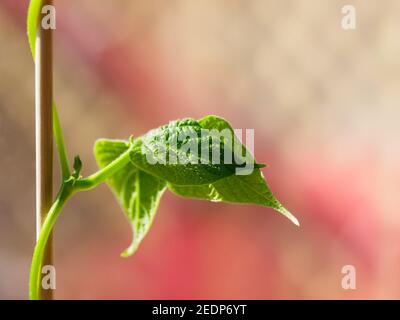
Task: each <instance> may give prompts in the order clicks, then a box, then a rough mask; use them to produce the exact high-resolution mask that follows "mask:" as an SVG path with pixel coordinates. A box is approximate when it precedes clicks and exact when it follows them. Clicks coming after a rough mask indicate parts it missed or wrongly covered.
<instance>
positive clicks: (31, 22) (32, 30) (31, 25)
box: [27, 0, 42, 60]
mask: <svg viewBox="0 0 400 320" xmlns="http://www.w3.org/2000/svg"><path fill="white" fill-rule="evenodd" d="M41 8H42V0H31V2H30V3H29V9H28V21H27V26H28V41H29V46H30V48H31V53H32V57H33V59H34V60H35V51H36V32H37V25H38V20H39V17H40V10H41Z"/></svg>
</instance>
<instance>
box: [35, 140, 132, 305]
mask: <svg viewBox="0 0 400 320" xmlns="http://www.w3.org/2000/svg"><path fill="white" fill-rule="evenodd" d="M130 152H131V147H130V148H128V149H127V150H126V151H125V152H124V153H122V154H121V155H120V156H119V157H118V158H117V159H115V160H114V161H112V162H111V163H110V164H108V165H107V166H106V167H104V168H103V169H101V170H99V171H98V172H96V173H94V174H92V175H90V176H89V177H87V178H78V179H77V178H75V177H72V176H71V177H69V178H68V179H67V180H64V182H63V183H62V185H61V188H60V191H59V193H58V195H57V197H56V199H55V201H54V203H53V205H52V206H51V208H50V210H49V212H48V214H47V217H46V219H45V221H44V223H43V226H42V229H41V231H40V235H39V239H38V241H37V243H36V247H35V251H34V252H33V258H32V264H31V272H30V280H29V298H30V299H31V300H39V299H40V288H41V283H40V279H41V277H40V276H41V270H42V261H43V254H44V249H45V247H46V244H47V240H48V239H49V235H50V234H51V231H52V230H53V227H54V224H55V223H56V220H57V218H58V216H59V215H60V213H61V210H62V208H63V207H64V205H65V203H66V202H67V200H68V199H69V198H70V197H71V196H72V195H73V194H75V193H76V192H79V191H84V190H90V189H93V188H94V187H96V186H97V185H99V184H100V183H101V182H103V181H104V180H106V179H107V178H109V177H111V176H112V175H114V174H115V173H116V172H117V171H118V170H120V169H122V168H123V167H124V166H126V165H127V164H128V163H129V154H130Z"/></svg>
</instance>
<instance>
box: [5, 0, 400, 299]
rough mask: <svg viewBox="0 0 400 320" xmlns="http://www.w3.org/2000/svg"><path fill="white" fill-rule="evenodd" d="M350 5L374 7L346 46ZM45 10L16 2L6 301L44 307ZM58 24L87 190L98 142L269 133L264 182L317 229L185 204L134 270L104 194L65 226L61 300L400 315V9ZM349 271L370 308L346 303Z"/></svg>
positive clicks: (69, 121) (265, 215)
mask: <svg viewBox="0 0 400 320" xmlns="http://www.w3.org/2000/svg"><path fill="white" fill-rule="evenodd" d="M100 3H101V4H100ZM346 4H352V5H355V7H356V10H357V29H356V30H351V31H345V30H343V29H342V28H341V19H342V17H343V14H342V13H341V9H342V6H344V5H346ZM27 6H28V1H27V0H24V1H15V0H1V1H0V41H1V45H0V177H1V178H0V179H1V183H0V298H3V299H17V298H22V299H25V298H27V296H28V272H29V267H30V260H31V254H32V250H33V247H34V242H35V233H34V230H35V213H34V207H35V203H34V202H35V190H34V165H35V164H34V65H33V62H32V61H31V56H30V52H29V48H28V44H27V39H26V26H25V19H26V17H25V16H26V11H27ZM56 8H57V31H56V40H55V55H56V58H55V96H56V100H57V102H58V106H59V113H60V116H61V119H62V125H63V129H64V131H65V136H66V137H65V138H66V142H67V146H68V149H69V151H70V156H71V157H72V156H73V155H75V154H79V155H80V156H81V158H82V160H83V161H84V174H88V173H91V172H93V171H94V170H96V163H95V161H94V157H93V155H92V146H93V143H94V141H95V140H96V139H97V138H100V137H107V138H126V137H128V136H129V135H130V134H134V135H140V134H142V133H144V132H146V131H147V130H149V129H151V128H153V127H156V126H159V125H161V124H164V123H166V122H168V121H170V120H173V119H177V118H183V117H194V118H200V117H202V116H204V115H207V114H217V115H220V116H223V117H225V118H227V119H229V120H230V121H231V122H232V124H233V126H234V127H235V128H254V129H255V138H256V141H255V154H256V156H257V159H258V161H259V162H261V163H267V164H268V165H269V167H267V168H265V169H263V172H264V174H265V176H266V177H267V180H268V181H269V184H270V186H271V188H272V190H273V191H274V192H275V194H276V196H277V197H278V198H279V199H280V200H281V201H282V202H283V203H284V204H285V206H286V207H287V208H288V209H289V210H291V211H292V212H293V213H294V214H295V215H296V216H297V217H298V218H299V220H300V222H301V227H300V228H296V227H295V226H294V225H292V224H291V223H290V222H289V221H288V220H287V219H285V218H283V217H282V216H280V215H279V214H277V213H275V212H274V211H273V210H270V209H268V208H262V207H255V206H245V205H243V206H239V205H229V204H215V203H207V202H201V201H194V200H185V199H181V198H178V197H176V196H173V195H172V194H170V193H168V192H167V193H166V194H165V195H164V197H163V199H162V201H161V205H160V208H159V211H158V214H157V217H156V219H155V223H154V225H153V228H152V229H151V231H150V233H149V235H148V236H147V238H146V239H145V240H144V242H143V244H142V246H141V248H140V249H139V251H138V252H137V253H136V254H135V255H134V256H133V257H131V258H127V259H124V258H121V257H120V256H119V254H120V252H122V250H123V249H125V247H127V246H128V245H129V243H130V240H131V230H130V226H129V224H128V223H127V221H126V220H125V218H124V216H123V214H122V212H121V210H120V208H119V206H118V204H117V203H116V201H115V200H114V198H113V195H112V193H111V192H110V190H109V189H108V188H107V186H106V185H102V186H101V187H99V188H97V189H96V190H94V191H91V192H88V193H86V194H79V195H78V196H76V197H75V198H73V200H72V201H71V202H70V203H69V204H68V205H67V207H66V208H65V209H64V211H63V214H62V216H61V217H60V219H59V220H58V222H57V225H56V229H55V248H56V253H55V265H56V270H57V291H56V298H58V299H149V298H153V299H175V298H177V299H223V298H224V299H246V298H248V299H283V298H285V299H310V298H315V299H337V298H344V299H354V298H367V299H370V298H379V299H380V298H388V299H395V298H397V299H399V298H400V271H399V267H400V212H399V203H398V202H399V189H400V170H399V161H400V148H399V139H400V126H399V123H398V121H399V117H400V108H399V106H398V101H400V90H399V84H400V81H399V80H400V58H399V57H400V37H399V36H398V32H399V30H400V19H399V15H400V2H399V1H397V0H386V1H385V3H384V4H383V3H382V2H381V1H378V0H363V1H356V0H354V1H353V0H343V1H337V0H329V1H315V0H301V1H295V0H279V1H278V0H218V1H216V0H203V1H186V0H171V1H162V0H153V1H130V0H115V1H101V2H99V1H95V0H81V1H56ZM83 124H84V125H83ZM55 161H57V159H55ZM57 166H58V163H56V166H55V168H57ZM56 178H57V179H58V176H57V174H56ZM55 185H57V184H55ZM348 264H350V265H354V266H355V267H356V270H357V289H356V290H343V289H342V287H341V280H342V277H343V276H344V275H343V274H341V269H342V267H343V266H344V265H348Z"/></svg>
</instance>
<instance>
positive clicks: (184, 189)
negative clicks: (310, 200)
mask: <svg viewBox="0 0 400 320" xmlns="http://www.w3.org/2000/svg"><path fill="white" fill-rule="evenodd" d="M199 123H200V124H201V126H202V127H204V128H218V129H220V130H221V129H224V128H229V129H230V130H232V128H231V126H230V125H229V123H228V122H227V121H226V120H224V119H222V118H219V117H216V116H208V117H205V118H203V119H202V120H200V121H199ZM168 188H169V189H170V190H171V191H172V192H174V193H175V194H177V195H179V196H182V197H185V198H195V199H203V200H210V201H215V202H219V201H224V202H232V203H246V204H256V205H262V206H266V207H271V208H273V209H275V210H276V211H278V212H279V213H281V214H283V215H284V216H286V217H287V218H288V219H290V220H291V221H292V222H293V223H294V224H295V225H299V222H298V220H297V219H296V218H295V217H294V216H293V215H292V214H291V213H290V212H289V211H288V210H286V209H285V208H284V207H283V206H282V204H281V203H280V202H279V201H278V200H277V199H276V198H275V197H274V195H273V194H272V192H271V191H270V189H269V187H268V185H267V183H266V181H265V179H264V176H263V174H262V172H261V171H260V170H259V169H258V168H255V169H254V171H253V173H252V174H250V175H232V176H229V177H226V178H224V179H221V180H218V181H216V182H214V183H211V184H207V185H201V186H179V185H175V184H172V183H168Z"/></svg>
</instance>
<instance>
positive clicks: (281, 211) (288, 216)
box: [275, 205, 300, 227]
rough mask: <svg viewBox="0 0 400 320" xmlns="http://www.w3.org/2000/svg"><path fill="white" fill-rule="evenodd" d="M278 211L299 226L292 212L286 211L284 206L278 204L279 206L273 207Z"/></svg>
mask: <svg viewBox="0 0 400 320" xmlns="http://www.w3.org/2000/svg"><path fill="white" fill-rule="evenodd" d="M275 210H277V211H278V212H279V213H281V214H283V215H284V216H285V217H286V218H288V219H289V220H290V221H292V223H293V224H294V225H296V226H297V227H300V222H299V220H298V219H297V218H296V217H295V216H294V215H293V214H292V213H290V211H288V210H287V209H286V208H285V207H284V206H282V205H280V206H279V207H277V208H275Z"/></svg>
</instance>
